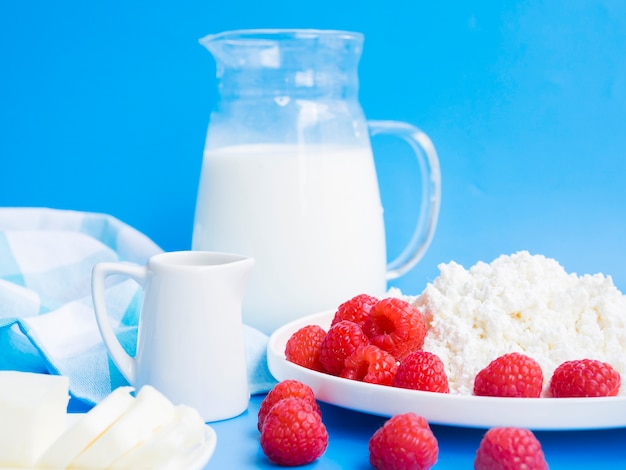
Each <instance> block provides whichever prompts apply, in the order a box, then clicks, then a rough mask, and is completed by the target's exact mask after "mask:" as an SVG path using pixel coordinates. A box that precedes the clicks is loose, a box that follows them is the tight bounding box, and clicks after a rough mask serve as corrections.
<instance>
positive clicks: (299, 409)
mask: <svg viewBox="0 0 626 470" xmlns="http://www.w3.org/2000/svg"><path fill="white" fill-rule="evenodd" d="M327 447H328V432H327V431H326V426H324V423H322V417H321V415H320V414H319V413H318V412H317V410H316V409H314V408H313V406H312V405H311V403H310V402H308V401H307V400H303V399H302V398H285V399H283V400H281V401H279V402H278V403H276V404H275V405H274V406H273V407H272V409H271V410H270V412H269V413H268V415H267V417H266V418H265V424H264V425H263V429H262V430H261V449H262V450H263V453H264V454H265V455H266V456H267V458H268V459H269V460H271V461H272V462H274V463H276V464H278V465H288V466H295V465H306V464H308V463H311V462H313V461H315V460H317V459H318V458H319V457H320V456H321V455H322V454H323V453H324V452H325V451H326V448H327Z"/></svg>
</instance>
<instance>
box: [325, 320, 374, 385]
mask: <svg viewBox="0 0 626 470" xmlns="http://www.w3.org/2000/svg"><path fill="white" fill-rule="evenodd" d="M368 343H369V340H368V339H367V336H365V333H363V330H362V329H361V327H360V326H359V325H357V324H356V323H354V322H351V321H348V320H342V321H340V322H339V323H335V324H334V325H333V326H331V327H330V328H329V330H328V333H326V337H325V338H324V340H323V341H322V345H321V347H320V362H321V363H322V366H324V370H325V371H326V372H328V373H329V374H332V375H339V374H340V373H341V371H342V370H343V367H344V361H345V360H346V358H347V357H348V356H349V355H350V354H352V353H353V352H354V351H356V349H357V348H358V347H359V346H362V345H365V344H368Z"/></svg>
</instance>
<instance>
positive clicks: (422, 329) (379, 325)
mask: <svg viewBox="0 0 626 470" xmlns="http://www.w3.org/2000/svg"><path fill="white" fill-rule="evenodd" d="M363 332H364V333H365V334H366V336H367V337H368V338H369V340H370V342H371V343H372V344H375V345H376V346H378V347H379V348H381V349H383V350H384V351H387V352H388V353H390V354H392V355H393V356H394V357H395V358H396V359H398V360H402V359H403V358H404V357H405V356H407V355H408V354H409V353H410V352H413V351H417V350H419V349H421V348H422V346H423V345H424V338H425V337H426V322H425V321H424V317H423V316H422V314H421V312H420V311H419V310H417V309H416V308H415V307H413V306H412V305H411V304H410V303H408V302H406V301H404V300H402V299H398V298H394V297H389V298H386V299H382V300H379V301H378V302H377V303H376V304H375V305H374V306H373V307H372V309H371V310H370V314H369V316H368V317H367V318H366V320H365V323H364V325H363Z"/></svg>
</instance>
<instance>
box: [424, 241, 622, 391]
mask: <svg viewBox="0 0 626 470" xmlns="http://www.w3.org/2000/svg"><path fill="white" fill-rule="evenodd" d="M439 270H440V275H439V276H438V277H437V278H436V279H435V280H434V282H432V283H429V284H428V285H427V287H426V289H425V290H424V291H423V292H422V294H421V295H420V296H418V297H417V298H414V299H412V300H413V303H414V305H415V306H416V307H417V308H418V309H419V310H420V311H421V312H422V313H423V314H424V316H425V318H426V321H427V323H428V324H429V326H430V329H429V332H428V334H427V336H426V340H425V343H424V349H425V350H427V351H431V352H433V353H435V354H437V355H438V356H439V357H440V358H441V359H442V361H443V362H444V364H445V367H446V373H447V374H448V379H449V382H450V392H451V393H458V394H471V393H472V389H473V385H474V377H475V376H476V374H477V373H478V372H479V371H480V370H481V369H482V368H483V367H485V366H486V365H487V364H488V363H489V362H490V361H492V360H493V359H495V358H496V357H498V356H500V355H502V354H506V353H510V352H513V351H517V352H521V353H525V354H527V355H528V356H530V357H532V358H534V359H535V360H536V361H538V362H539V364H541V366H542V369H543V373H544V395H545V391H546V388H547V385H548V383H549V380H550V377H551V375H552V372H553V371H554V369H555V368H556V367H557V366H558V365H559V364H561V363H562V362H564V361H566V360H572V359H582V358H591V359H598V360H601V361H605V362H608V363H609V364H611V365H612V366H613V367H615V368H616V369H617V370H618V371H619V372H620V373H621V374H622V376H624V373H625V372H626V354H625V349H626V296H624V295H623V294H622V293H621V292H620V291H619V290H618V289H617V288H616V287H615V285H614V284H613V281H612V279H611V277H609V276H604V275H602V274H595V275H583V276H577V275H576V274H569V273H567V272H566V271H565V270H564V268H563V267H562V266H561V265H560V264H559V263H558V262H557V261H555V260H553V259H550V258H546V257H544V256H541V255H531V254H529V253H528V252H526V251H522V252H518V253H515V254H513V255H510V256H501V257H499V258H497V259H496V260H494V261H493V262H492V263H490V264H487V263H484V262H479V263H477V264H476V265H474V266H472V267H471V268H470V269H469V270H466V269H464V268H463V267H462V266H460V265H459V264H457V263H455V262H450V263H448V264H441V265H440V266H439ZM620 394H621V395H626V386H623V387H622V390H621V392H620Z"/></svg>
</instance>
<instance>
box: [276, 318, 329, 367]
mask: <svg viewBox="0 0 626 470" xmlns="http://www.w3.org/2000/svg"><path fill="white" fill-rule="evenodd" d="M325 337H326V331H325V330H324V329H323V328H322V327H321V326H319V325H307V326H304V327H302V328H300V329H299V330H298V331H296V332H295V333H293V334H292V335H291V336H290V337H289V339H288V340H287V344H286V345H285V358H286V359H287V360H288V361H289V362H293V363H294V364H298V365H299V366H302V367H306V368H307V369H311V370H316V371H318V372H322V371H323V370H324V367H323V366H322V363H321V362H320V350H321V347H322V341H324V338H325Z"/></svg>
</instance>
